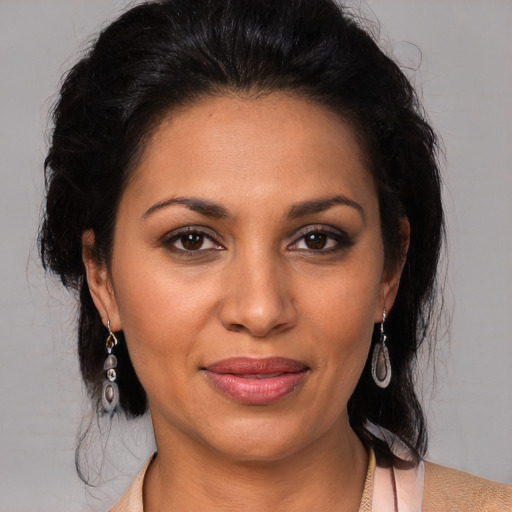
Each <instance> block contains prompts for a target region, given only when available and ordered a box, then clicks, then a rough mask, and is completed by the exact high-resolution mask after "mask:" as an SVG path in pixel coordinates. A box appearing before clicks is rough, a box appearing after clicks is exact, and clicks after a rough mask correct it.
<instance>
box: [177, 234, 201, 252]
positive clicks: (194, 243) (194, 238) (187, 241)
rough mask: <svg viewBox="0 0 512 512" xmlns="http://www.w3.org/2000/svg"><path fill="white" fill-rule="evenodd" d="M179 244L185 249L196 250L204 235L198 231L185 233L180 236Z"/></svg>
mask: <svg viewBox="0 0 512 512" xmlns="http://www.w3.org/2000/svg"><path fill="white" fill-rule="evenodd" d="M180 242H181V245H182V247H183V248H184V249H186V250H187V251H197V250H199V249H201V247H202V246H203V243H204V235H201V234H199V233H187V234H186V235H182V236H181V237H180Z"/></svg>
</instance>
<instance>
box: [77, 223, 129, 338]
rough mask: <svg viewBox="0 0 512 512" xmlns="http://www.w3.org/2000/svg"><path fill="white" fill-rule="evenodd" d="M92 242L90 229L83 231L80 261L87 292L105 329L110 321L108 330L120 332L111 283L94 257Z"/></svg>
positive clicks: (103, 265) (92, 237) (105, 266)
mask: <svg viewBox="0 0 512 512" xmlns="http://www.w3.org/2000/svg"><path fill="white" fill-rule="evenodd" d="M94 241H95V239H94V232H93V231H92V229H88V230H87V231H84V233H83V234H82V261H83V262H84V266H85V273H86V277H87V284H88V285H89V291H90V293H91V297H92V300H93V301H94V305H95V306H96V309H97V310H98V312H99V314H100V316H101V320H102V322H103V325H104V326H105V327H107V324H108V320H110V328H111V329H112V330H113V331H120V330H121V329H122V325H121V319H120V317H119V309H118V307H117V302H116V298H115V294H114V288H113V286H112V281H111V279H110V276H109V272H108V269H107V265H106V263H105V262H100V261H98V258H97V256H96V255H95V251H94Z"/></svg>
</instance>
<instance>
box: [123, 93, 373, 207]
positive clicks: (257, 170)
mask: <svg viewBox="0 0 512 512" xmlns="http://www.w3.org/2000/svg"><path fill="white" fill-rule="evenodd" d="M332 187H335V188H336V187H338V188H340V187H341V188H342V189H344V190H338V191H339V192H340V193H341V192H343V193H345V194H349V195H350V194H356V193H357V194H359V195H361V193H362V192H363V193H364V194H366V195H368V194H369V195H372V196H373V197H375V191H374V183H373V179H372V177H371V175H370V173H369V171H368V169H367V166H366V164H365V159H364V156H363V154H362V151H361V148H360V145H359V143H358V139H357V137H356V134H355V132H354V131H353V129H352V128H351V127H350V126H349V125H348V124H347V123H346V122H344V121H343V120H342V119H341V118H340V117H339V116H337V115H336V114H334V113H332V112H330V111H328V110H327V109H326V108H324V107H322V106H320V105H318V104H316V103H312V102H310V101H307V100H304V99H302V98H299V97H294V96H290V95H287V94H283V93H272V94H268V95H264V96H259V97H241V96H233V95H228V96H220V97H211V98H207V99H203V100H201V101H198V102H196V103H194V104H192V105H190V106H187V107H185V108H182V109H180V110H176V111H173V112H171V113H169V115H168V116H167V117H165V118H164V119H163V121H162V122H161V123H160V125H159V126H157V128H156V129H155V130H154V131H153V133H152V136H151V137H150V139H149V141H148V142H147V144H146V146H145V148H144V149H143V152H142V154H141V157H140V159H139V161H138V164H137V165H136V167H135V170H134V173H133V175H132V178H131V180H130V184H129V186H128V190H127V191H126V192H128V193H129V192H130V190H129V189H130V188H131V189H132V190H133V189H136V190H137V195H138V196H139V197H140V196H148V200H149V196H155V195H158V194H165V193H169V194H171V193H172V194H174V195H180V194H184V195H191V194H194V195H204V194H207V195H209V196H212V198H215V199H219V198H220V199H222V198H227V199H234V198H235V197H236V196H238V197H239V198H244V199H249V197H248V196H250V198H251V199H252V200H255V199H256V198H260V199H262V200H264V199H265V197H267V196H268V195H269V194H270V193H271V192H272V191H275V190H276V188H277V189H281V198H283V199H285V198H286V196H288V195H290V196H291V195H293V196H294V197H293V200H294V201H300V200H307V199H308V197H310V196H311V195H315V196H322V195H332V192H333V190H332ZM364 194H363V195H364ZM301 196H303V197H301ZM241 204H243V202H242V203H241Z"/></svg>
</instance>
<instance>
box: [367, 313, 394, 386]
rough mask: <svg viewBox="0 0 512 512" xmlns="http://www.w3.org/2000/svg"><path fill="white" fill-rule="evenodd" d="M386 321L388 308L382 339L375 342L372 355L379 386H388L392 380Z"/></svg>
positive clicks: (374, 378) (384, 314)
mask: <svg viewBox="0 0 512 512" xmlns="http://www.w3.org/2000/svg"><path fill="white" fill-rule="evenodd" d="M385 321H386V310H384V311H383V312H382V323H381V324H380V340H379V342H378V343H376V344H375V347H374V348H373V355H372V377H373V380H374V381H375V384H377V386H379V388H387V387H388V385H389V383H390V381H391V361H390V359H389V352H388V347H386V339H387V337H386V335H385V334H384V322H385Z"/></svg>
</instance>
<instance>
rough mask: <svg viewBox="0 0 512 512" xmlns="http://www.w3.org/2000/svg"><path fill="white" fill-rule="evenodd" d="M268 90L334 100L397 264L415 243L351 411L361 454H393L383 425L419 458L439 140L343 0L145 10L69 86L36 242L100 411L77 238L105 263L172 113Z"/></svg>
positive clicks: (139, 409) (105, 40) (124, 395)
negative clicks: (68, 316)
mask: <svg viewBox="0 0 512 512" xmlns="http://www.w3.org/2000/svg"><path fill="white" fill-rule="evenodd" d="M273 91H283V92H286V93H288V94H292V95H295V96H297V97H299V98H304V99H307V100H309V101H313V102H316V103H317V104H319V105H322V106H324V107H327V108H328V109H329V110H331V111H333V112H335V113H336V114H338V115H339V116H341V118H342V119H343V120H344V121H345V122H347V123H349V124H350V126H351V127H352V128H353V130H354V131H355V133H356V134H357V136H358V138H359V141H360V145H361V148H362V149H363V152H364V154H365V157H366V160H367V165H368V168H369V169H370V171H371V173H372V175H373V178H374V180H375V183H376V186H377V190H378V200H379V207H380V218H381V227H382V234H383V242H384V248H385V255H386V260H387V262H388V263H390V264H393V263H395V264H396V263H397V261H398V259H399V257H400V251H401V235H400V220H401V219H402V218H403V217H407V219H408V220H409V223H410V227H411V236H410V246H409V250H408V254H407V259H406V262H405V266H404V269H403V273H402V278H401V282H400V287H399V291H398V296H397V299H396V302H395V305H394V307H393V310H392V312H391V314H390V315H389V318H388V320H387V322H386V327H387V335H388V339H389V352H390V358H391V364H392V368H393V379H392V381H391V384H390V385H389V387H388V388H386V389H380V388H378V387H377V386H376V385H375V384H374V383H373V381H372V378H371V375H370V362H369V361H368V362H367V363H366V367H365V369H364V372H363V374H362V375H361V378H360V380H359V383H358V385H357V387H356V389H355V391H354V393H353V395H352V397H351V398H350V401H349V403H348V412H349V417H350V423H351V426H352V428H353V429H354V431H355V432H356V433H357V434H358V435H359V437H360V438H361V439H362V440H363V442H364V443H365V444H366V445H367V446H369V445H372V446H376V447H377V448H379V449H380V451H381V452H384V453H387V454H388V455H389V456H391V452H390V449H389V447H388V445H387V444H386V443H385V442H384V441H382V440H381V439H379V437H378V436H375V434H374V433H372V432H374V431H375V429H374V427H377V428H382V429H385V430H387V431H389V432H391V433H392V434H394V435H395V436H397V437H398V438H399V439H401V440H402V441H404V442H405V443H406V445H408V446H409V448H410V449H411V452H412V454H413V455H414V456H415V457H420V456H422V455H424V453H425V451H426V446H427V432H426V422H425V417H424V414H423V411H422V408H421V406H420V403H419V401H418V398H417V395H416V394H415V390H414V371H415V363H416V356H417V352H418V348H419V346H420V344H421V343H422V342H423V341H424V340H425V339H427V338H428V335H429V329H428V327H429V324H430V322H431V320H432V319H433V316H434V315H435V311H436V307H435V304H436V301H435V294H436V275H437V265H438V259H439V254H440V249H441V245H442V241H443V236H444V221H443V209H442V203H441V183H440V181H441V180H440V173H439V166H438V144H437V138H436V135H435V133H434V131H433V130H432V128H431V126H430V125H429V123H428V122H427V120H426V116H425V114H424V112H423V109H422V107H421V105H420V103H419V101H418V98H417V95H416V94H415V92H414V90H413V87H412V86H411V84H410V83H409V81H408V80H407V78H406V76H405V75H404V73H403V72H402V71H401V70H400V68H399V67H398V65H397V64H396V63H395V62H393V60H391V59H390V58H389V57H388V56H386V55H385V53H384V52H383V51H381V50H380V49H379V47H378V45H377V44H376V42H375V41H374V39H373V37H372V36H371V35H370V34H369V32H368V31H367V30H365V29H364V28H363V27H362V24H361V23H360V22H358V20H357V18H355V17H354V16H352V15H351V14H350V13H349V12H348V11H347V10H346V9H345V8H344V7H340V6H339V5H337V4H336V3H335V2H334V1H333V0H279V1H276V0H159V1H153V2H147V3H144V4H141V5H138V6H135V7H134V8H132V9H131V10H129V11H127V12H126V13H125V14H123V15H122V16H121V17H120V18H119V19H117V20H116V21H114V22H113V23H112V24H111V25H110V26H108V27H107V28H106V29H105V30H103V31H102V32H101V33H100V35H99V37H98V39H97V40H96V42H95V43H94V44H93V45H92V46H91V48H90V49H89V50H88V51H87V53H86V55H85V56H84V57H83V58H82V59H81V60H80V61H79V62H78V63H77V64H76V65H75V66H74V67H73V68H72V69H71V70H70V71H69V73H68V74H67V76H66V77H65V80H64V82H63V85H62V88H61V90H60V96H59V98H58V101H57V103H56V106H55V109H54V111H53V134H52V138H51V146H50V149H49V152H48V155H47V157H46V160H45V173H46V174H45V176H46V187H47V195H46V212H45V216H44V218H43V221H42V225H41V229H40V238H39V239H40V253H41V258H42V261H43V264H44V266H45V268H46V269H49V270H51V271H53V272H54V273H56V274H57V275H58V276H60V279H61V280H62V282H63V283H64V285H65V286H66V287H68V288H72V289H74V290H76V291H77V293H78V295H79V300H80V313H79V320H78V354H79V358H80V369H81V373H82V376H83V379H84V381H85V383H86V385H87V388H88V391H89V393H90V395H91V397H92V398H93V400H94V401H95V403H98V401H99V396H100V390H101V382H102V364H103V360H104V358H105V346H104V342H105V335H106V331H105V328H104V326H103V324H102V322H101V319H100V316H99V314H98V312H97V310H96V308H95V306H94V304H93V301H92V298H91V295H90V293H89V288H88V285H87V281H86V278H85V269H84V265H83V263H82V245H81V237H82V233H83V232H84V231H85V230H88V229H92V230H93V231H94V234H95V247H94V254H95V257H96V258H98V260H99V261H102V262H106V263H107V265H108V264H109V261H110V254H111V250H112V235H113V228H114V225H115V221H116V211H117V206H118V203H119V200H120V197H121V195H122V193H123V188H124V186H125V184H126V182H127V179H128V178H129V176H130V173H131V171H132V169H133V167H134V165H135V163H136V160H137V157H138V156H139V155H140V153H141V151H142V150H143V149H144V146H145V143H146V141H147V140H148V137H149V136H150V135H151V133H152V130H153V129H154V128H156V127H157V126H158V124H159V122H160V121H161V119H162V118H163V117H164V116H167V115H172V111H173V109H175V108H178V107H183V106H186V105H187V104H190V103H192V102H194V101H197V100H198V99H201V98H205V97H209V96H215V95H226V94H233V93H234V94H242V95H244V94H245V95H253V94H259V93H271V92H273ZM119 338H120V341H121V342H122V341H123V334H122V333H119ZM374 338H375V339H374V340H373V342H375V341H376V339H377V338H378V326H376V329H375V336H374ZM116 354H117V357H118V359H119V360H120V361H119V369H120V371H119V374H118V381H117V382H118V384H119V388H120V396H121V398H120V406H121V409H122V410H124V411H125V412H126V413H127V415H128V416H139V415H142V414H143V413H144V412H145V411H146V409H147V399H146V395H145V392H144V390H143V388H142V386H141V384H140V382H139V380H138V378H137V375H136V374H135V371H134V369H133V366H132V364H131V361H130V358H129V354H128V352H127V350H126V345H125V343H121V344H120V346H119V348H118V349H117V353H116ZM98 410H99V409H98Z"/></svg>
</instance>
